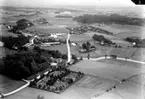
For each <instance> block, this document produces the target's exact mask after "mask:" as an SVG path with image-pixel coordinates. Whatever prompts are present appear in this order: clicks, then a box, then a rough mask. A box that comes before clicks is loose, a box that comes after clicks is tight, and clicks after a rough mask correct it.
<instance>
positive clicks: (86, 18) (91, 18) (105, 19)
mask: <svg viewBox="0 0 145 99" xmlns="http://www.w3.org/2000/svg"><path fill="white" fill-rule="evenodd" d="M74 20H75V21H77V22H80V23H83V24H92V23H103V24H113V23H115V24H121V25H139V26H140V25H143V24H144V22H145V20H144V19H140V18H131V17H128V16H123V15H118V14H111V15H108V16H107V15H91V14H84V15H82V16H78V17H75V18H74Z"/></svg>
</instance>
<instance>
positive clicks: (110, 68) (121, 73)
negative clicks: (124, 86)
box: [70, 60, 142, 81]
mask: <svg viewBox="0 0 145 99" xmlns="http://www.w3.org/2000/svg"><path fill="white" fill-rule="evenodd" d="M84 64H85V65H84ZM132 65H134V66H135V67H136V68H134V66H132ZM70 69H72V70H76V71H82V72H84V73H85V74H88V75H93V76H99V77H101V78H107V79H111V80H113V81H121V80H122V79H125V78H128V77H131V76H132V75H135V74H138V73H140V72H141V69H142V66H141V65H140V64H134V63H131V62H126V63H125V62H124V61H117V62H116V63H114V60H113V61H112V60H109V62H104V61H102V62H100V61H99V62H98V61H89V60H88V61H82V62H79V63H78V64H76V65H74V66H72V67H70ZM130 71H132V72H130Z"/></svg>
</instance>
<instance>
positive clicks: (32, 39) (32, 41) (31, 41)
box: [23, 35, 38, 47]
mask: <svg viewBox="0 0 145 99" xmlns="http://www.w3.org/2000/svg"><path fill="white" fill-rule="evenodd" d="M36 37H38V36H37V35H35V36H34V37H33V38H31V39H30V41H29V43H27V44H25V45H24V46H23V47H29V46H31V45H33V44H34V39H35V38H36Z"/></svg>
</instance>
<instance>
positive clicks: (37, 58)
mask: <svg viewBox="0 0 145 99" xmlns="http://www.w3.org/2000/svg"><path fill="white" fill-rule="evenodd" d="M51 57H53V59H54V58H62V59H67V55H65V54H62V53H61V52H59V51H58V50H56V51H54V50H53V51H52V50H43V49H40V48H39V47H34V49H33V50H28V51H21V52H16V53H15V54H12V55H7V56H6V57H4V58H2V59H1V60H0V61H1V62H0V73H1V74H3V75H6V76H8V77H10V78H13V79H16V80H20V79H23V78H27V77H29V76H32V75H34V74H36V73H38V72H40V71H43V70H45V69H47V68H50V63H51V62H52V61H53V60H52V58H51Z"/></svg>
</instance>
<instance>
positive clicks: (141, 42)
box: [125, 37, 145, 47]
mask: <svg viewBox="0 0 145 99" xmlns="http://www.w3.org/2000/svg"><path fill="white" fill-rule="evenodd" d="M125 40H126V41H128V42H131V43H135V44H134V47H145V39H140V38H139V37H126V38H125Z"/></svg>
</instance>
